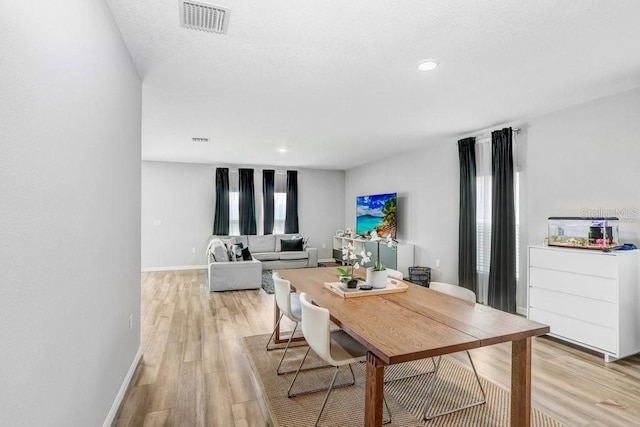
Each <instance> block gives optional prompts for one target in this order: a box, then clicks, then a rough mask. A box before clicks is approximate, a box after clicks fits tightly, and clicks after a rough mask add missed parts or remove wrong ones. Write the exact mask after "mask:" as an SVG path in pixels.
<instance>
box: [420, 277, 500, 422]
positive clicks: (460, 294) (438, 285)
mask: <svg viewBox="0 0 640 427" xmlns="http://www.w3.org/2000/svg"><path fill="white" fill-rule="evenodd" d="M429 289H431V290H433V291H436V292H441V293H443V294H447V295H450V296H452V297H455V298H460V299H462V300H465V301H467V302H469V303H471V304H475V303H476V294H475V292H473V291H472V290H470V289H467V288H463V287H461V286H456V285H452V284H450V283H442V282H431V283H429ZM465 352H466V353H467V357H468V358H469V362H470V363H471V368H472V369H473V374H474V375H475V378H476V382H477V383H478V387H480V392H481V393H482V398H481V399H479V400H477V401H475V402H473V403H469V404H466V405H462V406H460V407H457V408H455V409H451V410H448V411H443V412H439V413H437V414H432V415H429V414H428V412H429V410H430V409H431V406H432V405H433V401H434V399H433V397H434V396H432V394H433V387H434V385H435V381H436V379H437V378H438V370H439V368H440V361H441V357H440V356H438V357H437V359H436V360H435V361H434V364H435V370H434V373H433V377H432V378H430V380H429V385H428V388H427V404H426V407H425V410H424V419H425V420H426V421H428V420H432V419H434V418H436V417H440V416H442V415H448V414H452V413H454V412H458V411H462V410H463V409H468V408H473V407H474V406H478V405H483V404H485V403H486V402H487V396H486V394H485V392H484V388H483V387H482V383H481V382H480V377H479V376H478V372H477V371H476V367H475V365H474V364H473V359H471V354H470V353H469V351H468V350H465Z"/></svg>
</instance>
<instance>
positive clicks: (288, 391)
mask: <svg viewBox="0 0 640 427" xmlns="http://www.w3.org/2000/svg"><path fill="white" fill-rule="evenodd" d="M309 350H311V347H309V348H308V349H307V352H306V353H305V354H304V357H303V358H302V362H301V363H300V366H299V367H298V370H297V371H296V375H295V376H294V377H293V381H291V385H290V386H289V390H287V397H298V396H303V395H305V394H313V393H317V392H319V391H325V390H327V387H321V388H314V389H313V390H307V391H301V392H299V393H291V389H292V388H293V383H295V382H296V378H298V374H299V373H300V372H301V371H310V370H312V369H319V368H328V367H330V366H332V365H322V366H317V367H316V366H314V367H313V368H305V369H302V364H303V363H304V361H305V359H306V358H307V355H308V354H309ZM349 369H350V370H351V378H352V380H351V382H349V383H344V384H338V385H334V386H333V388H342V387H348V386H352V385H354V384H355V383H356V376H355V374H354V373H353V368H352V367H351V365H349Z"/></svg>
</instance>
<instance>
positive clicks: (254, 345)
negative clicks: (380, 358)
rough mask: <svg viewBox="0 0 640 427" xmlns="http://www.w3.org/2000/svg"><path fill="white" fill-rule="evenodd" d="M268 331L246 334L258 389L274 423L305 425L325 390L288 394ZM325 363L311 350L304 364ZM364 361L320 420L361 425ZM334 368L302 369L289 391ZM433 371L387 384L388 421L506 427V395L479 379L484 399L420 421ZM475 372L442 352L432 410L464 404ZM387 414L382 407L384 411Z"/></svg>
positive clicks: (542, 419) (544, 419)
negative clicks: (353, 381) (269, 347)
mask: <svg viewBox="0 0 640 427" xmlns="http://www.w3.org/2000/svg"><path fill="white" fill-rule="evenodd" d="M268 339H269V336H268V335H256V336H252V337H247V338H245V341H244V344H245V348H246V354H247V356H248V358H249V361H250V362H251V365H252V368H253V371H254V373H255V374H256V378H257V380H258V382H259V383H260V386H261V388H262V392H263V396H264V399H265V402H266V403H267V407H268V409H269V412H270V413H271V417H272V420H273V423H274V425H275V426H282V427H303V426H311V425H313V423H314V421H315V419H316V416H317V414H318V411H319V410H320V406H321V405H322V400H323V399H324V396H325V394H326V393H325V392H319V393H314V394H309V395H303V396H298V397H295V398H288V397H287V389H288V388H289V384H290V383H291V380H292V379H293V374H288V375H280V376H278V375H276V373H275V371H276V366H277V364H278V362H279V360H280V357H281V355H282V352H281V351H265V348H264V346H265V343H266V342H267V340H268ZM305 351H306V347H305V346H302V347H296V348H293V349H290V350H289V352H288V353H287V358H286V359H285V362H284V363H283V369H284V370H290V369H296V368H297V367H298V365H299V363H300V361H301V360H302V357H303V356H304V352H305ZM323 364H324V363H323V362H322V361H321V360H320V359H319V358H318V357H317V356H315V355H313V352H310V353H309V357H307V360H306V362H305V366H309V367H311V366H320V365H323ZM365 368H366V367H365V364H364V363H360V364H356V365H355V366H354V372H355V376H356V384H355V385H353V386H350V387H343V388H336V389H334V390H333V391H332V392H331V396H330V398H329V401H328V402H327V406H326V408H325V410H324V413H323V415H322V418H321V420H320V425H321V426H327V427H355V426H360V425H362V424H363V419H364V382H365ZM432 368H433V365H432V364H431V361H430V360H422V361H416V362H408V363H403V364H399V365H393V366H390V367H387V369H386V370H385V378H387V379H391V378H400V377H404V376H406V375H407V374H413V373H419V372H428V371H430V370H431V369H432ZM334 372H335V371H334V369H333V368H324V369H316V370H311V371H305V372H301V373H300V375H299V376H298V380H297V381H296V384H295V386H294V389H293V392H294V393H295V392H299V391H304V390H310V389H315V388H319V387H325V386H327V385H328V384H329V383H330V381H331V377H332V376H333V373H334ZM430 375H431V374H425V375H421V376H418V377H414V378H410V379H403V380H399V381H394V382H390V383H388V384H385V388H384V391H385V398H386V400H387V403H388V404H389V407H390V410H391V418H392V420H391V424H388V425H389V426H402V427H409V426H430V427H431V426H433V427H444V426H447V427H448V426H451V427H453V426H455V427H460V426H462V427H464V426H468V427H471V426H473V427H479V426H507V425H509V415H510V414H509V413H510V401H509V399H510V394H509V392H508V391H506V390H504V389H502V388H501V387H499V386H497V385H495V384H493V383H491V382H489V381H487V380H484V379H481V381H482V385H483V387H484V389H485V392H486V393H487V403H486V404H485V405H481V406H477V407H475V408H471V409H466V410H464V411H459V412H456V413H454V414H450V415H445V416H442V417H438V418H436V419H433V420H431V421H426V422H425V421H422V412H423V411H424V407H425V404H426V402H425V400H424V397H425V395H426V387H427V383H428V380H429V379H430ZM350 380H351V374H350V373H349V369H348V368H347V367H343V368H341V369H340V373H339V374H338V378H337V379H336V384H342V383H347V382H349V381H350ZM479 393H480V392H479V390H477V384H476V383H475V379H474V377H473V372H471V371H470V370H469V369H467V368H466V367H465V366H463V365H462V364H461V363H459V362H457V361H456V360H455V359H452V358H449V357H444V358H443V360H442V363H441V365H440V373H439V376H438V381H437V382H436V385H435V395H436V396H437V397H438V399H437V400H434V403H433V405H432V408H431V410H432V411H442V410H447V409H451V408H452V405H454V406H453V407H455V406H457V405H458V404H459V402H464V403H468V402H471V401H473V400H474V399H477V397H478V396H479ZM385 417H386V411H385ZM531 423H532V426H535V427H560V426H562V424H561V423H560V422H558V421H557V420H555V419H553V418H551V417H549V416H548V415H546V414H544V413H542V412H540V411H538V410H537V409H535V408H532V411H531Z"/></svg>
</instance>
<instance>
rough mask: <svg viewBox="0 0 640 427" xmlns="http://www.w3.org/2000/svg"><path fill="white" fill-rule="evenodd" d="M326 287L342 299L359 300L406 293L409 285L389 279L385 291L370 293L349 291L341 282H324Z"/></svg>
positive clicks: (376, 290) (378, 290)
mask: <svg viewBox="0 0 640 427" xmlns="http://www.w3.org/2000/svg"><path fill="white" fill-rule="evenodd" d="M324 287H325V288H327V289H329V290H330V291H331V292H333V293H334V294H336V295H338V296H341V297H342V298H358V297H366V296H371V295H384V294H394V293H397V292H406V291H407V289H408V288H409V285H407V284H406V283H404V282H403V281H402V280H397V279H392V278H390V277H388V278H387V287H386V288H384V289H371V290H369V291H361V290H359V289H357V288H356V289H354V290H351V289H347V288H346V287H344V285H343V284H342V283H341V282H324Z"/></svg>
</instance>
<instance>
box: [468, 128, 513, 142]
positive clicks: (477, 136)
mask: <svg viewBox="0 0 640 427" xmlns="http://www.w3.org/2000/svg"><path fill="white" fill-rule="evenodd" d="M492 132H493V131H492ZM511 132H513V133H518V132H520V128H511ZM483 136H491V132H488V133H481V134H480V135H472V136H468V137H467V138H471V137H473V138H482V137H483ZM456 142H458V141H456Z"/></svg>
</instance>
